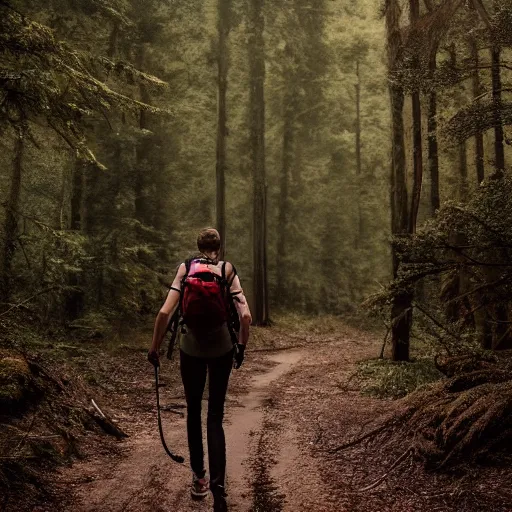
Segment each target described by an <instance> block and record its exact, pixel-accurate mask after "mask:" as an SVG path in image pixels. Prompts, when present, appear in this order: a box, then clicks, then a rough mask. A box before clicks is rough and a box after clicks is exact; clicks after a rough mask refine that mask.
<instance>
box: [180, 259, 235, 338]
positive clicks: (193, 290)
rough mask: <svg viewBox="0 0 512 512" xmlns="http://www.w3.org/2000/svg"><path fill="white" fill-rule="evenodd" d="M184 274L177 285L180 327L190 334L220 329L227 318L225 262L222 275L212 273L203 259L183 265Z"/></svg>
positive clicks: (227, 288) (227, 299) (189, 261)
mask: <svg viewBox="0 0 512 512" xmlns="http://www.w3.org/2000/svg"><path fill="white" fill-rule="evenodd" d="M185 265H186V268H187V272H186V274H185V277H184V278H183V281H182V283H181V291H182V296H181V315H182V318H183V324H185V325H186V326H187V327H189V328H190V329H194V330H209V329H213V328H216V327H220V326H221V325H222V324H224V323H225V322H227V320H228V316H229V283H228V282H227V280H226V262H224V263H223V264H222V275H220V276H219V275H218V274H216V273H215V272H213V271H212V270H211V269H210V268H209V266H208V261H207V260H205V259H192V260H188V261H186V262H185Z"/></svg>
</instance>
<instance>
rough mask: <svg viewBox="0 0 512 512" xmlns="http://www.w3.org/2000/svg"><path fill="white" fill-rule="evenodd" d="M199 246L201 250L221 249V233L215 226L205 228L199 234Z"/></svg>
mask: <svg viewBox="0 0 512 512" xmlns="http://www.w3.org/2000/svg"><path fill="white" fill-rule="evenodd" d="M197 248H198V249H199V251H201V252H217V251H219V250H220V235H219V232H218V231H217V230H216V229H215V228H205V229H202V230H201V231H200V232H199V235H198V236H197Z"/></svg>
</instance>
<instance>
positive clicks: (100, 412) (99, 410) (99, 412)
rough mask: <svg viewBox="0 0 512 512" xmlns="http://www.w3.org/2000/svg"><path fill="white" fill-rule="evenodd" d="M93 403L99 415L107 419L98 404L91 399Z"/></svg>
mask: <svg viewBox="0 0 512 512" xmlns="http://www.w3.org/2000/svg"><path fill="white" fill-rule="evenodd" d="M91 403H92V405H93V407H94V408H95V409H96V410H97V411H98V414H99V415H100V416H101V417H102V418H103V419H106V416H105V415H104V414H103V411H102V410H101V409H100V408H99V407H98V404H97V403H96V402H95V401H94V400H93V399H92V398H91Z"/></svg>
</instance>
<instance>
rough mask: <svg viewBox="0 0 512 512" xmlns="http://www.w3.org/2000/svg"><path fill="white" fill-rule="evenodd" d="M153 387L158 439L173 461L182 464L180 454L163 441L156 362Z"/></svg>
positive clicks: (183, 460) (182, 459) (158, 367)
mask: <svg viewBox="0 0 512 512" xmlns="http://www.w3.org/2000/svg"><path fill="white" fill-rule="evenodd" d="M154 366H155V388H156V410H157V412H158V431H159V432H160V440H161V441H162V446H163V447H164V450H165V452H166V453H167V455H169V457H171V459H172V460H173V461H174V462H178V463H179V464H183V462H185V459H184V458H183V457H182V456H181V455H175V454H174V453H172V452H171V450H169V448H168V447H167V443H166V442H165V438H164V431H163V428H162V418H161V416H160V391H159V388H160V383H159V381H158V373H159V371H160V366H159V365H158V364H155V365H154Z"/></svg>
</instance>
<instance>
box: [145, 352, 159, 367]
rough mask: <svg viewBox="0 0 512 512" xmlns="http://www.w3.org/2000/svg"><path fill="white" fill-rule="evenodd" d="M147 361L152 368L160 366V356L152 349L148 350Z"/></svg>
mask: <svg viewBox="0 0 512 512" xmlns="http://www.w3.org/2000/svg"><path fill="white" fill-rule="evenodd" d="M148 361H149V362H150V363H151V364H152V365H153V366H160V356H159V355H158V350H155V349H154V348H150V349H149V352H148Z"/></svg>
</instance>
